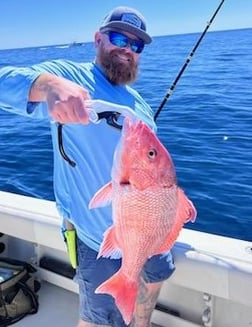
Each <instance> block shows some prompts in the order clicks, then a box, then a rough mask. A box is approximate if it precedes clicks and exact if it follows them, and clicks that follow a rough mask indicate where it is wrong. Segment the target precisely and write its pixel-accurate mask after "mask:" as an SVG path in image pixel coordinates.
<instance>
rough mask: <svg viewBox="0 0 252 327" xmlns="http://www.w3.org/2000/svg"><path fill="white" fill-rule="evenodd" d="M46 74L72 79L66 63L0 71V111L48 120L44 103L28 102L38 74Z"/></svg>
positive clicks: (60, 62)
mask: <svg viewBox="0 0 252 327" xmlns="http://www.w3.org/2000/svg"><path fill="white" fill-rule="evenodd" d="M44 72H47V73H52V74H55V75H57V76H62V77H65V78H69V79H72V75H73V74H74V73H73V67H72V66H71V64H70V63H67V62H66V61H60V60H58V61H57V60H55V61H52V62H43V63H40V64H37V65H33V66H31V67H13V66H7V67H4V68H1V69H0V109H4V110H7V111H10V112H13V113H16V114H20V115H24V116H31V117H34V118H48V110H47V105H46V103H45V102H29V92H30V89H31V86H32V84H33V83H34V81H35V80H36V79H37V78H38V77H39V75H40V74H42V73H44Z"/></svg>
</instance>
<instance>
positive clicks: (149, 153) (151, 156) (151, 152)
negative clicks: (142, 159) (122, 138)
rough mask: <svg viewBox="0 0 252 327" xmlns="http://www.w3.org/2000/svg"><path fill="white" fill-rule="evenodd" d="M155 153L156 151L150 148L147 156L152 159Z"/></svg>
mask: <svg viewBox="0 0 252 327" xmlns="http://www.w3.org/2000/svg"><path fill="white" fill-rule="evenodd" d="M156 155H157V151H156V150H155V149H151V150H150V151H149V152H148V158H150V159H154V158H155V157H156Z"/></svg>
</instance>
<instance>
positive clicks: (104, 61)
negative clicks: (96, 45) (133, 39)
mask: <svg viewBox="0 0 252 327" xmlns="http://www.w3.org/2000/svg"><path fill="white" fill-rule="evenodd" d="M97 57H98V58H97V59H98V62H99V63H100V65H101V67H102V69H103V70H104V72H105V75H106V76H107V78H108V80H109V81H110V82H111V83H112V84H115V85H119V84H130V83H133V82H134V81H135V80H136V78H137V73H138V63H137V62H136V61H135V60H134V57H133V56H132V55H131V54H130V53H128V52H127V53H126V52H125V50H124V49H120V48H117V49H113V50H111V51H109V52H108V51H106V49H105V47H104V46H103V45H101V47H100V51H99V54H98V55H97Z"/></svg>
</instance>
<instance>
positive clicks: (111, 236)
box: [97, 226, 122, 259]
mask: <svg viewBox="0 0 252 327" xmlns="http://www.w3.org/2000/svg"><path fill="white" fill-rule="evenodd" d="M100 257H105V258H113V259H119V258H121V257H122V253H121V250H120V248H119V247H118V244H117V240H116V234H115V227H114V226H111V227H109V228H108V229H107V230H106V232H105V233H104V238H103V242H102V244H101V247H100V250H99V253H98V256H97V258H100Z"/></svg>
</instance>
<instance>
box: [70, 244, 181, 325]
mask: <svg viewBox="0 0 252 327" xmlns="http://www.w3.org/2000/svg"><path fill="white" fill-rule="evenodd" d="M77 253H78V263H79V265H78V267H77V274H76V281H77V282H78V284H79V297H80V319H82V320H84V321H87V322H90V323H93V324H100V325H108V326H114V327H124V326H125V327H126V325H125V323H124V321H123V319H122V316H121V313H120V312H119V310H118V309H117V307H116V305H115V302H114V299H113V297H112V296H110V295H107V294H95V293H94V291H95V289H96V288H97V287H98V286H99V285H100V284H101V283H103V282H104V281H105V280H106V279H108V278H109V277H111V276H112V275H113V274H114V273H115V272H116V271H117V270H118V269H119V268H120V266H121V259H110V258H99V259H96V257H97V252H96V251H94V250H92V249H91V248H89V247H88V246H87V245H86V244H85V243H83V242H82V241H81V240H79V239H78V240H77ZM174 269H175V266H174V263H173V259H172V255H171V253H170V252H169V253H167V254H163V255H155V256H153V257H152V258H150V259H149V260H148V261H147V262H146V264H145V266H144V269H143V278H144V279H145V281H146V282H148V283H155V282H160V281H164V280H165V279H167V278H168V277H169V276H170V275H171V274H172V272H173V271H174Z"/></svg>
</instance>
